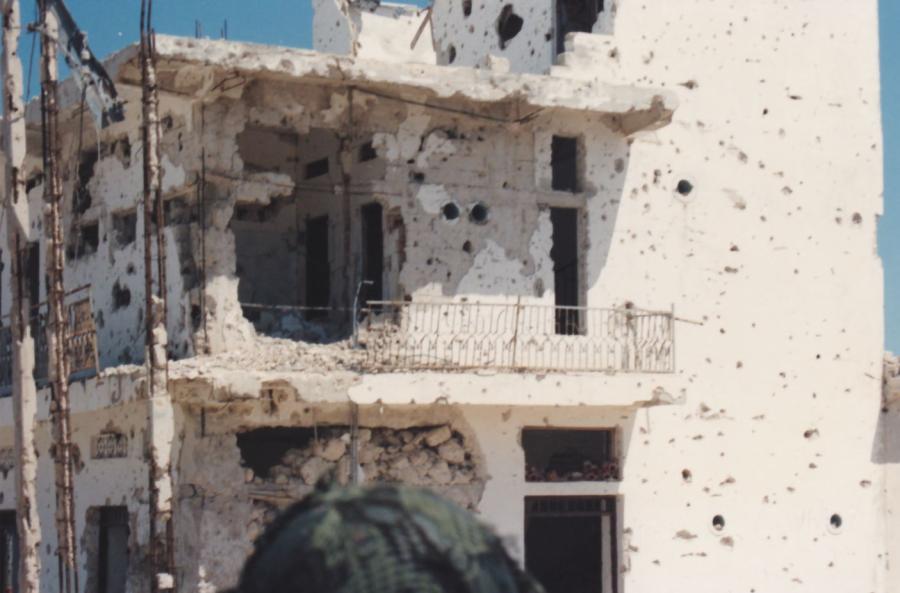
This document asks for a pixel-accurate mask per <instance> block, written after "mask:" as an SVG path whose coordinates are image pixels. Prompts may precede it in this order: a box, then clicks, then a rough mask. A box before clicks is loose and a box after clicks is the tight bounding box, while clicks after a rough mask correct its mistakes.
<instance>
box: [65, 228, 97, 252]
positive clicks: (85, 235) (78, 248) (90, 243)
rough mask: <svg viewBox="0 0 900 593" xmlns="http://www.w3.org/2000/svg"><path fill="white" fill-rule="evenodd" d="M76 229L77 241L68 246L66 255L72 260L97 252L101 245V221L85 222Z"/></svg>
mask: <svg viewBox="0 0 900 593" xmlns="http://www.w3.org/2000/svg"><path fill="white" fill-rule="evenodd" d="M75 231H76V235H75V242H74V243H70V244H69V246H68V247H67V248H66V257H67V258H68V259H70V260H73V259H81V258H82V257H87V256H89V255H93V254H95V253H97V249H98V248H99V247H100V223H98V222H96V221H94V222H83V223H81V224H80V225H78V227H77V228H76V229H75Z"/></svg>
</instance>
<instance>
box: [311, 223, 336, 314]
mask: <svg viewBox="0 0 900 593" xmlns="http://www.w3.org/2000/svg"><path fill="white" fill-rule="evenodd" d="M306 304H307V306H309V307H328V306H329V305H330V304H331V261H330V259H329V256H328V216H317V217H315V218H310V219H309V220H307V222H306ZM321 313H322V312H321V311H320V312H318V313H316V312H311V316H318V315H320V314H321Z"/></svg>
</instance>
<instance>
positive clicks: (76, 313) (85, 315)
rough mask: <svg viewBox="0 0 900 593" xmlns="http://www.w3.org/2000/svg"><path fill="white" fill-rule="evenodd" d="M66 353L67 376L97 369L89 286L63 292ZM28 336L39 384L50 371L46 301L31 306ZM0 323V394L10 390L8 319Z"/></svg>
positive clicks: (80, 374) (84, 373)
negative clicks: (32, 341)
mask: <svg viewBox="0 0 900 593" xmlns="http://www.w3.org/2000/svg"><path fill="white" fill-rule="evenodd" d="M66 300H67V302H66V323H67V325H68V327H67V335H66V356H67V357H68V361H69V377H70V378H73V377H78V376H88V375H91V374H94V373H96V372H97V370H98V356H97V327H96V325H95V324H94V312H93V305H92V303H91V298H90V286H82V287H80V288H77V289H75V290H73V291H70V292H68V293H66ZM32 311H33V314H32V317H31V319H30V325H31V335H32V337H33V338H34V378H35V380H36V381H37V382H38V384H39V385H43V384H44V383H46V382H47V380H48V378H49V376H50V373H49V366H50V352H49V348H48V343H47V303H46V302H44V303H41V304H39V305H38V306H37V307H33V308H32ZM2 323H3V325H2V326H0V396H2V395H8V394H9V392H10V390H11V389H12V363H13V360H12V357H13V349H12V329H11V328H10V325H9V323H10V318H9V316H8V315H7V316H5V317H3V318H2Z"/></svg>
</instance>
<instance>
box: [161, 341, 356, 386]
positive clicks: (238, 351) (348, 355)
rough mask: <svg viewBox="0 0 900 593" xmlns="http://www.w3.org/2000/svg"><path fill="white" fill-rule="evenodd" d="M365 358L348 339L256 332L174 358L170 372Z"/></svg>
mask: <svg viewBox="0 0 900 593" xmlns="http://www.w3.org/2000/svg"><path fill="white" fill-rule="evenodd" d="M364 359H365V352H364V351H363V350H354V349H353V348H352V347H351V344H350V341H349V340H344V341H341V342H334V343H329V344H313V343H308V342H297V341H294V340H289V339H284V338H272V337H267V336H256V337H254V338H252V339H251V340H248V341H247V342H245V343H241V344H235V347H234V348H231V349H229V350H228V351H227V352H222V353H220V354H215V355H212V356H196V357H193V358H186V359H182V360H179V361H175V362H173V363H172V365H171V367H172V368H171V372H172V373H174V374H176V375H177V376H180V377H191V376H196V375H204V374H210V373H213V372H215V371H216V370H224V371H229V370H238V369H253V371H255V372H274V371H277V372H302V371H308V370H309V369H323V368H327V369H338V370H340V369H354V368H358V367H359V366H360V364H361V362H362V361H363V360H364Z"/></svg>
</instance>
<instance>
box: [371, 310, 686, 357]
mask: <svg viewBox="0 0 900 593" xmlns="http://www.w3.org/2000/svg"><path fill="white" fill-rule="evenodd" d="M363 314H364V315H365V319H364V321H363V324H362V327H361V331H360V336H359V338H360V341H361V343H362V344H363V345H364V346H365V348H366V365H367V367H370V368H379V367H380V368H384V369H391V368H394V369H410V370H413V369H423V370H467V369H498V370H533V371H583V372H590V371H603V372H640V373H671V372H674V370H675V335H674V334H675V330H674V316H673V314H672V313H671V312H658V311H640V310H636V309H596V308H588V307H555V306H552V305H532V304H522V303H510V304H494V303H489V304H488V303H458V302H455V303H429V302H388V301H382V302H372V301H370V302H369V303H368V306H367V308H366V309H364V310H363Z"/></svg>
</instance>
